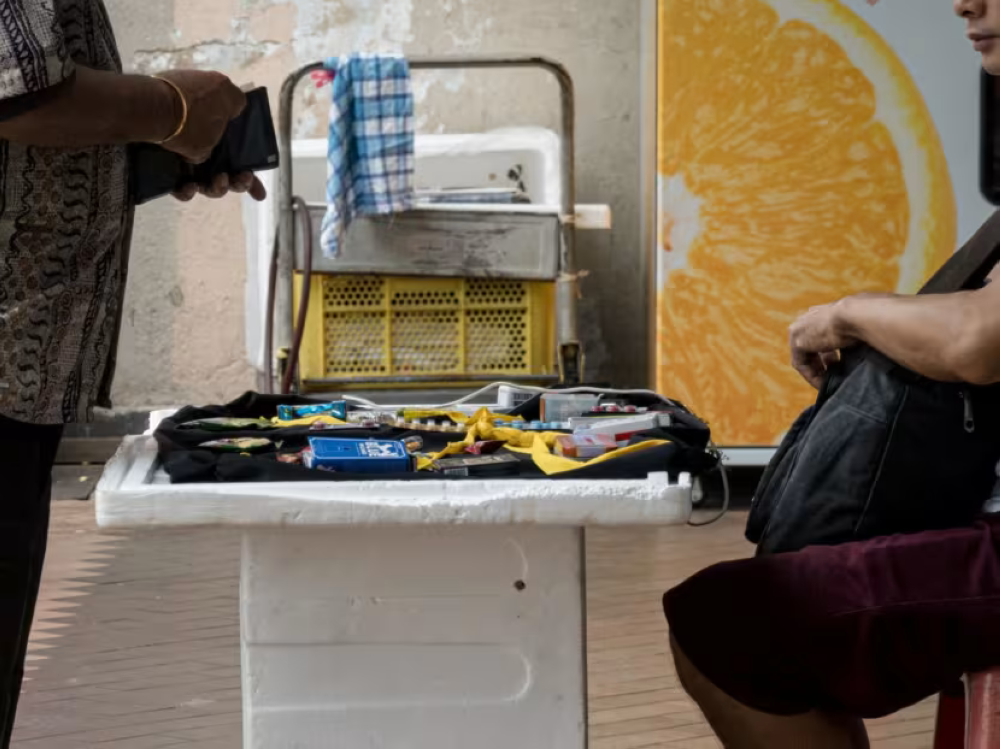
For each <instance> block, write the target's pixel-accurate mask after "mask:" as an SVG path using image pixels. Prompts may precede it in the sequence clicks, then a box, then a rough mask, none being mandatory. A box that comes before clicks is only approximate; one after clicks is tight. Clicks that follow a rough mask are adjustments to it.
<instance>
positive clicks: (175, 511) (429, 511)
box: [94, 436, 691, 527]
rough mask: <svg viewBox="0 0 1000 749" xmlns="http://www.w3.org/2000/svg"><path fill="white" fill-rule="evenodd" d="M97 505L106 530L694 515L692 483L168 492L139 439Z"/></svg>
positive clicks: (101, 486)
mask: <svg viewBox="0 0 1000 749" xmlns="http://www.w3.org/2000/svg"><path fill="white" fill-rule="evenodd" d="M94 497H95V505H96V510H97V522H98V525H100V526H102V527H151V526H152V527H155V526H159V527H170V526H192V525H230V526H242V527H254V526H282V527H284V526H310V525H319V526H342V525H353V526H372V525H418V526H420V525H424V526H426V525H522V524H523V525H562V526H593V525H614V526H622V525H671V524H682V523H686V522H687V521H688V519H689V518H690V516H691V477H690V476H688V475H686V474H682V475H681V476H680V477H679V481H678V482H677V483H672V482H671V481H670V480H669V478H668V477H667V474H665V473H664V474H651V475H650V476H649V477H648V478H647V479H641V480H610V479H609V480H573V479H558V480H543V479H505V480H502V481H501V480H492V481H472V480H461V481H448V480H444V479H442V480H440V481H419V482H413V481H388V480H371V481H356V482H355V481H341V482H332V481H331V482H287V483H231V484H225V483H218V484H170V483H168V481H167V479H166V477H165V475H164V474H163V473H162V470H160V467H159V463H158V461H157V447H156V441H155V440H154V439H153V438H152V437H149V436H142V437H128V438H126V439H125V441H124V442H123V444H122V447H121V448H120V449H119V451H118V453H117V454H116V455H115V457H114V458H112V460H111V461H110V462H109V463H108V464H107V465H106V466H105V469H104V475H103V476H102V477H101V480H100V482H99V483H98V485H97V488H96V490H95V493H94Z"/></svg>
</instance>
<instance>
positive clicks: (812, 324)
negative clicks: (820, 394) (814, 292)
mask: <svg viewBox="0 0 1000 749" xmlns="http://www.w3.org/2000/svg"><path fill="white" fill-rule="evenodd" d="M838 313H839V302H835V303H833V304H824V305H820V306H819V307H813V308H812V309H810V310H809V311H808V312H806V313H805V314H804V315H802V316H801V317H799V319H798V320H796V321H795V322H794V323H792V325H791V327H790V328H789V329H788V345H789V348H790V349H791V355H792V367H794V368H795V371H796V372H798V373H799V374H800V375H802V377H803V378H804V379H805V381H806V382H808V383H809V384H810V385H812V386H813V387H814V388H816V389H817V390H818V389H819V388H820V386H821V385H822V384H823V376H824V375H825V374H826V369H827V367H828V366H829V365H830V364H831V363H832V362H835V361H837V360H839V358H840V350H841V349H844V348H847V347H849V346H852V345H854V343H856V341H855V340H854V339H853V338H851V337H850V336H849V335H847V333H846V332H845V331H844V329H843V326H842V325H841V323H840V317H839V314H838Z"/></svg>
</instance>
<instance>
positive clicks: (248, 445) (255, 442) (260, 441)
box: [198, 437, 274, 453]
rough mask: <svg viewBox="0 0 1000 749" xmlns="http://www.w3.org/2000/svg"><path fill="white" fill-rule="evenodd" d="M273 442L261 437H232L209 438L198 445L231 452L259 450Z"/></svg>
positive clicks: (264, 448)
mask: <svg viewBox="0 0 1000 749" xmlns="http://www.w3.org/2000/svg"><path fill="white" fill-rule="evenodd" d="M273 444H274V443H273V442H271V440H268V439H264V438H263V437H233V438H230V439H220V440H210V441H209V442H202V443H201V444H200V445H198V447H202V448H204V449H206V450H219V451H222V452H233V453H252V452H260V451H261V450H266V449H267V448H269V447H271V446H272V445H273Z"/></svg>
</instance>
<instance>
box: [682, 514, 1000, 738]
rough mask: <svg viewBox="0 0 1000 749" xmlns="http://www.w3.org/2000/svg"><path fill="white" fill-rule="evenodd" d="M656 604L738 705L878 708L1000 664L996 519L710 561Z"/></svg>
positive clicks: (869, 712) (864, 711) (772, 709)
mask: <svg viewBox="0 0 1000 749" xmlns="http://www.w3.org/2000/svg"><path fill="white" fill-rule="evenodd" d="M664 610H665V611H666V615H667V620H668V621H669V623H670V631H671V632H672V633H673V635H674V637H675V638H676V640H677V642H678V644H679V645H680V648H681V650H683V651H684V653H685V654H686V655H687V656H688V658H689V659H690V660H691V662H692V663H693V664H694V665H695V666H696V667H697V668H698V670H699V671H701V673H702V674H704V675H705V676H706V677H707V678H708V679H709V680H710V681H711V682H712V683H713V684H715V685H716V686H717V687H719V689H721V690H722V691H724V692H725V693H727V694H728V695H729V696H731V697H733V698H734V699H736V700H737V701H739V702H742V703H743V704H745V705H747V706H749V707H752V708H755V709H757V710H759V711H761V712H766V713H772V714H777V715H795V714H799V713H804V712H808V711H810V710H814V709H819V710H824V711H830V712H837V713H846V714H849V715H855V716H859V717H862V718H878V717H882V716H884V715H889V714H891V713H894V712H896V711H897V710H900V709H902V708H904V707H908V706H909V705H913V704H915V703H917V702H919V701H921V700H923V699H925V698H927V697H930V696H932V695H934V694H936V693H938V692H941V691H943V690H945V689H948V688H950V687H952V686H953V685H954V684H955V683H956V682H958V680H959V679H960V678H961V677H962V675H963V674H965V673H975V672H978V671H983V670H986V669H988V668H993V667H995V666H998V665H1000V518H996V519H993V518H989V519H984V520H983V521H981V522H979V523H977V524H976V525H975V526H974V527H972V528H964V529H959V530H950V531H931V532H927V533H919V534H914V535H907V536H892V537H888V538H879V539H875V540H873V541H865V542H861V543H852V544H845V545H843V546H829V547H812V548H809V549H806V550H804V551H800V552H797V553H794V554H779V555H776V556H769V557H758V558H755V559H748V560H745V561H739V562H728V563H724V564H718V565H715V566H714V567H709V568H708V569H707V570H704V571H703V572H700V573H698V574H697V575H695V576H694V577H692V578H691V579H689V580H687V581H686V582H684V583H682V584H681V585H679V586H678V587H676V588H674V589H673V590H671V591H670V592H668V593H667V594H666V595H665V596H664Z"/></svg>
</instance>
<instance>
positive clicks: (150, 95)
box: [0, 0, 263, 749]
mask: <svg viewBox="0 0 1000 749" xmlns="http://www.w3.org/2000/svg"><path fill="white" fill-rule="evenodd" d="M244 106H245V98H244V96H243V94H242V93H241V91H240V90H239V89H238V88H237V87H236V86H234V85H233V83H232V82H231V81H229V80H228V79H227V78H226V77H225V76H223V75H220V74H218V73H209V72H198V71H170V72H167V73H164V74H163V75H162V76H159V77H156V78H153V77H145V76H133V75H123V74H122V72H121V61H120V59H119V55H118V50H117V47H116V44H115V39H114V35H113V33H112V30H111V26H110V23H109V21H108V17H107V13H106V11H105V8H104V5H103V3H102V0H0V482H2V484H0V486H2V488H0V749H7V748H8V747H9V745H10V737H11V732H12V729H13V723H14V712H15V708H16V705H17V698H18V695H19V693H20V689H21V680H22V676H23V667H24V657H25V648H26V645H27V639H28V633H29V630H30V627H31V621H32V617H33V615H34V606H35V599H36V598H37V595H38V585H39V578H40V574H41V568H42V562H43V559H44V555H45V543H46V535H47V532H48V514H49V513H48V504H49V483H50V474H51V469H52V464H53V462H54V459H55V454H56V448H57V446H58V443H59V439H60V436H61V433H62V426H61V425H62V424H64V423H66V422H70V421H74V420H77V419H86V418H88V416H89V413H90V410H91V408H92V407H94V406H108V405H110V404H109V400H108V394H109V386H110V382H111V377H112V374H113V371H114V355H115V348H116V345H117V339H118V329H119V323H120V317H121V311H122V298H123V293H124V288H125V276H126V267H127V261H128V247H129V241H130V235H131V227H132V213H133V210H132V208H133V207H132V205H131V202H130V199H129V167H128V159H127V150H126V146H127V145H128V144H129V143H135V142H152V143H162V144H163V145H164V146H165V147H166V148H168V149H171V150H173V151H174V152H176V153H178V154H181V155H182V156H184V157H185V158H187V159H189V160H190V161H193V162H199V161H204V160H205V159H206V158H207V157H208V155H209V154H210V153H211V151H212V149H213V147H214V146H215V145H216V144H217V143H218V141H219V140H220V138H221V137H222V134H223V132H224V130H225V127H226V124H227V123H228V122H229V121H230V120H231V119H232V118H233V117H235V116H236V115H237V114H239V112H240V111H241V110H242V109H243V107H244ZM229 191H235V192H247V191H249V192H250V193H251V194H252V195H253V196H254V197H255V198H257V199H261V198H263V188H262V187H261V185H260V183H259V182H257V181H256V180H255V179H254V177H253V176H252V175H239V176H237V177H235V178H234V179H233V180H232V181H230V180H229V178H228V177H221V178H219V179H218V180H217V181H216V183H215V184H214V185H212V186H211V188H209V189H207V190H202V192H203V193H204V194H206V195H207V196H209V197H221V196H222V195H224V194H225V193H227V192H229ZM196 192H197V190H196V189H195V188H193V187H192V188H190V189H186V190H184V191H183V193H182V194H179V195H178V196H177V197H178V198H180V199H181V200H190V199H191V198H192V197H194V195H195V193H196Z"/></svg>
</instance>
